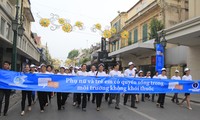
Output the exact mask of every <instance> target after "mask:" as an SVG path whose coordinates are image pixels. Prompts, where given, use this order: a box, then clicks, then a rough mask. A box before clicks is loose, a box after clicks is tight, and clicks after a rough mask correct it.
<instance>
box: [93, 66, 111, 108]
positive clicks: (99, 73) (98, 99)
mask: <svg viewBox="0 0 200 120" xmlns="http://www.w3.org/2000/svg"><path fill="white" fill-rule="evenodd" d="M103 70H104V64H103V63H100V64H99V65H98V71H97V72H96V77H99V76H108V75H107V74H106V73H105V72H104V71H103ZM95 97H96V107H97V108H96V110H97V111H100V108H101V102H102V97H103V93H96V94H95Z"/></svg>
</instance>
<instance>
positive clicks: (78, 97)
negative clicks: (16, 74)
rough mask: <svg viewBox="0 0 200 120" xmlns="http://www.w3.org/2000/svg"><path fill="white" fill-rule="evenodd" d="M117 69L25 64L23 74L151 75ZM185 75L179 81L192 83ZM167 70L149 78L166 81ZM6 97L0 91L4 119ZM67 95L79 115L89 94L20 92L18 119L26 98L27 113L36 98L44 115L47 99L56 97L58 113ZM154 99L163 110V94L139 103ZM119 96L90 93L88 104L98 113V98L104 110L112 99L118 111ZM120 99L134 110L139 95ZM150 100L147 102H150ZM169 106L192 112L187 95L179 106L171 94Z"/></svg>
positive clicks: (143, 96) (7, 94) (131, 67)
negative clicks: (129, 104) (94, 107)
mask: <svg viewBox="0 0 200 120" xmlns="http://www.w3.org/2000/svg"><path fill="white" fill-rule="evenodd" d="M119 67H120V65H119V64H118V63H116V64H115V65H114V66H113V68H112V69H109V70H108V71H106V70H105V69H104V68H105V66H104V64H103V63H100V64H99V65H98V66H97V68H96V66H94V65H92V66H91V69H90V71H89V72H87V65H86V64H83V65H81V67H73V66H71V67H69V68H68V67H65V66H60V68H59V69H54V68H53V66H51V65H45V64H41V65H40V66H38V67H37V66H35V65H34V64H31V65H29V64H26V65H25V67H24V70H23V72H24V73H30V74H57V75H74V76H96V77H98V76H110V77H133V78H134V77H136V78H151V71H148V72H147V73H146V75H144V72H143V71H142V70H137V68H136V67H135V65H134V63H133V62H129V63H128V68H127V69H126V70H125V71H124V72H123V73H122V72H121V71H119ZM3 69H4V70H10V62H8V61H5V62H4V63H3ZM174 72H175V74H174V76H173V77H172V78H171V79H174V80H181V77H180V76H179V71H178V70H175V71H174ZM184 72H185V75H184V76H183V77H182V80H192V76H191V75H190V69H189V68H185V70H184ZM166 73H167V70H166V69H165V68H162V73H161V74H158V72H156V73H155V75H154V76H153V77H152V78H155V79H160V80H162V79H168V78H167V76H166ZM10 94H11V90H9V89H2V88H0V115H2V114H1V112H2V111H1V108H2V101H3V99H4V98H5V100H4V101H5V105H4V111H3V115H4V116H6V115H7V111H8V107H9V101H10ZM69 94H73V96H72V97H73V101H72V102H73V103H72V104H73V106H75V107H77V108H82V111H86V107H87V101H90V97H91V94H90V93H68V92H57V93H54V92H53V91H52V92H44V91H37V92H36V91H24V90H22V92H21V95H22V97H21V116H23V115H25V106H26V105H25V103H26V98H27V99H28V111H31V106H32V105H33V104H34V103H35V102H36V99H37V98H38V101H39V106H40V112H41V113H43V112H44V110H45V109H44V108H45V107H47V106H48V105H49V103H50V102H51V98H52V97H53V96H55V95H56V96H57V108H58V110H63V109H65V103H66V101H67V98H68V96H69ZM155 95H158V100H157V102H156V106H157V107H160V108H164V103H165V93H160V94H151V95H150V94H141V102H145V100H148V101H150V100H151V101H152V102H154V101H155V99H154V97H155ZM120 96H121V95H120V93H116V94H108V93H105V94H103V93H92V103H96V110H97V111H100V109H101V103H102V98H103V97H105V101H107V102H108V106H110V105H111V104H112V103H113V99H115V109H118V110H119V109H120V106H119V103H120ZM122 96H123V97H124V101H123V104H124V105H126V104H127V101H128V99H130V102H131V108H133V109H137V107H136V103H139V102H140V95H139V94H134V93H131V94H130V93H129V94H123V95H122ZM150 97H151V99H150ZM171 101H172V102H175V103H177V104H179V105H182V104H183V102H184V101H186V102H187V108H188V109H190V110H192V108H191V106H190V94H189V93H185V98H184V99H183V100H182V101H181V102H179V99H178V93H175V94H174V96H173V98H172V99H171Z"/></svg>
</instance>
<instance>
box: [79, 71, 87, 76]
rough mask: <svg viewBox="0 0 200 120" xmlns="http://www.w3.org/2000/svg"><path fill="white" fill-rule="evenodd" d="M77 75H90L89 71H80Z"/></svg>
mask: <svg viewBox="0 0 200 120" xmlns="http://www.w3.org/2000/svg"><path fill="white" fill-rule="evenodd" d="M77 76H88V72H86V71H85V72H83V71H78V72H77Z"/></svg>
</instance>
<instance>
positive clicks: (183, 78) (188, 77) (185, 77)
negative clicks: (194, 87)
mask: <svg viewBox="0 0 200 120" xmlns="http://www.w3.org/2000/svg"><path fill="white" fill-rule="evenodd" d="M182 80H189V81H192V76H191V75H188V76H187V75H184V76H183V77H182Z"/></svg>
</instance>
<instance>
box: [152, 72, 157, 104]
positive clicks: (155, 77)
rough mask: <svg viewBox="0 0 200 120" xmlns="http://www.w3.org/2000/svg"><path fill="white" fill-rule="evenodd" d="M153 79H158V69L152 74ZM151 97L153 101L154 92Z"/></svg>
mask: <svg viewBox="0 0 200 120" xmlns="http://www.w3.org/2000/svg"><path fill="white" fill-rule="evenodd" d="M153 79H158V71H156V72H155V75H154V76H153ZM151 98H152V99H151V101H152V102H154V98H155V94H152V97H151Z"/></svg>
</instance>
